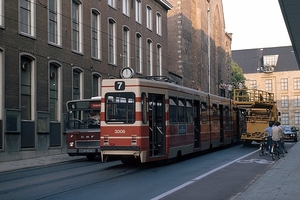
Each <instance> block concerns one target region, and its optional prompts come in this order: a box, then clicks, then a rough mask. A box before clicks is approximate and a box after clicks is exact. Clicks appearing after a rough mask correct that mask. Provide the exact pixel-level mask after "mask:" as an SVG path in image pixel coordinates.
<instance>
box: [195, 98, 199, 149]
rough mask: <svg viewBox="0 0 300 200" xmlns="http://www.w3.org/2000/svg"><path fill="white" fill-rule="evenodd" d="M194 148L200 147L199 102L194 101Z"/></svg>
mask: <svg viewBox="0 0 300 200" xmlns="http://www.w3.org/2000/svg"><path fill="white" fill-rule="evenodd" d="M194 139H195V143H194V148H199V147H200V102H199V101H194Z"/></svg>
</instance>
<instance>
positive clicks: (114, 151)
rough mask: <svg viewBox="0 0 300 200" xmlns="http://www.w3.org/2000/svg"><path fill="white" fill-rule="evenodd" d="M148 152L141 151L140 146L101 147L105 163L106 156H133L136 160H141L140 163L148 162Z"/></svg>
mask: <svg viewBox="0 0 300 200" xmlns="http://www.w3.org/2000/svg"><path fill="white" fill-rule="evenodd" d="M146 155H147V152H146V151H140V147H138V146H130V147H116V146H113V147H105V146H104V147H101V160H102V162H104V161H105V157H106V156H120V157H124V156H132V157H134V158H140V161H141V162H142V163H143V162H146Z"/></svg>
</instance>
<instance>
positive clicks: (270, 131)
mask: <svg viewBox="0 0 300 200" xmlns="http://www.w3.org/2000/svg"><path fill="white" fill-rule="evenodd" d="M272 126H273V122H270V123H269V126H268V127H267V128H266V129H265V130H264V132H267V133H268V142H267V151H269V153H271V147H272V133H273V132H272Z"/></svg>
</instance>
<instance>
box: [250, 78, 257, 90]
mask: <svg viewBox="0 0 300 200" xmlns="http://www.w3.org/2000/svg"><path fill="white" fill-rule="evenodd" d="M249 88H250V89H257V82H256V80H250V87H249Z"/></svg>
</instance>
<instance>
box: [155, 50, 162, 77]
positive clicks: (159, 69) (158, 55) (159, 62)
mask: <svg viewBox="0 0 300 200" xmlns="http://www.w3.org/2000/svg"><path fill="white" fill-rule="evenodd" d="M161 58H162V54H161V45H160V44H158V45H157V46H156V64H157V69H156V70H157V76H162V60H161Z"/></svg>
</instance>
